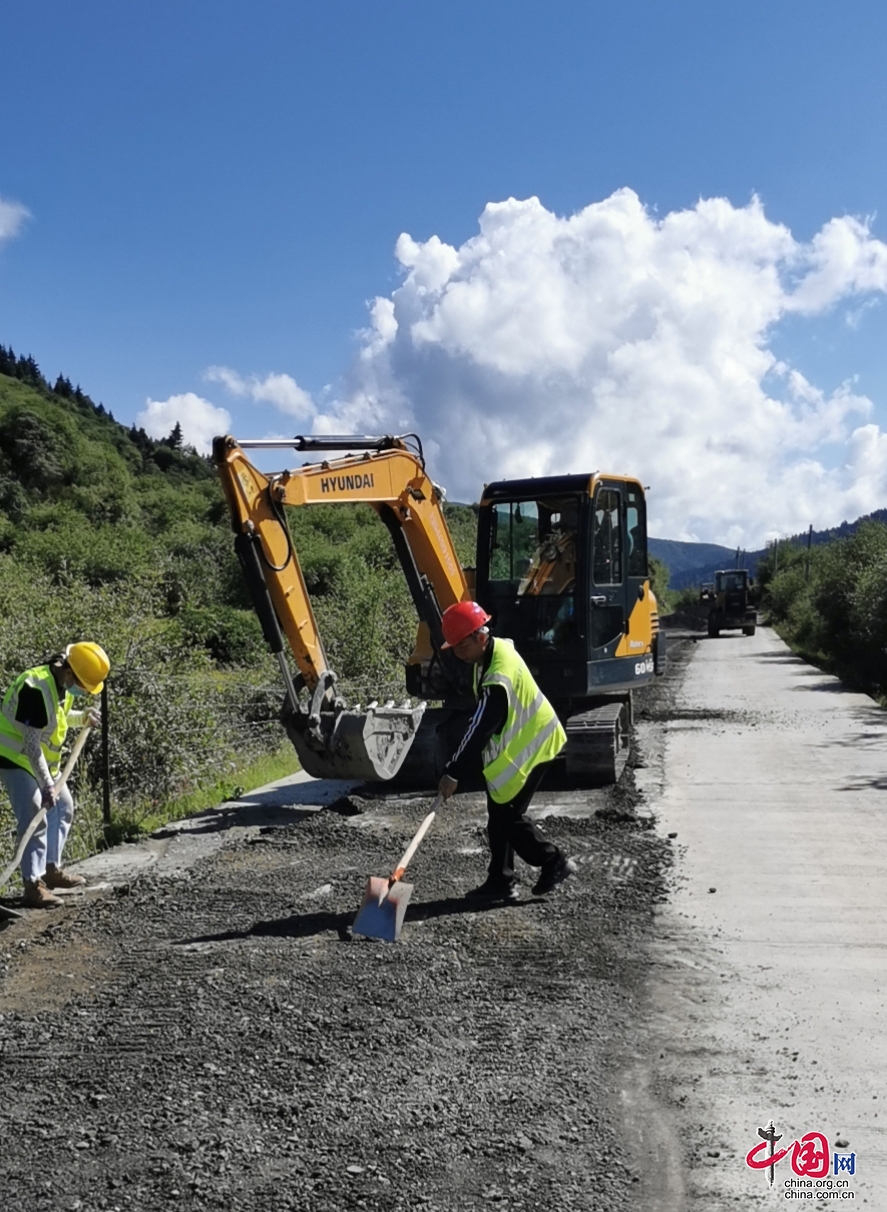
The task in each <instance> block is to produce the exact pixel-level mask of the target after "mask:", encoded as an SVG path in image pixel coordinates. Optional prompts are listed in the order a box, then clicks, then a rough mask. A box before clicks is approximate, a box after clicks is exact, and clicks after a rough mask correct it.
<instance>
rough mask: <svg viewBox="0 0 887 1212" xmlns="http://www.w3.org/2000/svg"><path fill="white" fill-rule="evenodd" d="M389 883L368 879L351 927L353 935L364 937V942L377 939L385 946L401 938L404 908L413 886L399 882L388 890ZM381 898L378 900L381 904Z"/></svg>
mask: <svg viewBox="0 0 887 1212" xmlns="http://www.w3.org/2000/svg"><path fill="white" fill-rule="evenodd" d="M387 888H388V881H387V880H385V879H378V878H377V877H374V876H371V877H370V878H369V879H368V880H367V886H366V891H365V892H364V894H363V904H362V905H361V907H360V909H359V910H358V912H357V917H356V918H355V919H354V925H353V926H352V927H351V933H352V934H363V935H365V936H366V937H367V938H380V939H383V940H384V941H385V942H386V943H396V942H397V940H398V939H399V938H400V928H401V926H402V925H403V919H404V914H405V913H406V911H407V904H408V903H409V899H410V897H411V896H412V893H413V885H412V884H405V883H403V881H402V880H398V881H397V883H396V884H393V885H392V886H391V888H390V890H388V891H386V889H387ZM380 895H381V900H380Z"/></svg>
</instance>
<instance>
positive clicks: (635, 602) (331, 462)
mask: <svg viewBox="0 0 887 1212" xmlns="http://www.w3.org/2000/svg"><path fill="white" fill-rule="evenodd" d="M274 448H286V449H290V450H295V451H298V452H302V453H304V452H313V453H315V454H318V455H321V456H322V455H324V454H325V453H326V452H332V451H346V452H347V453H346V454H344V455H340V457H338V458H333V459H328V458H323V457H321V458H320V459H319V460H318V461H316V462H308V463H305V464H303V465H302V466H301V467H299V468H297V469H295V470H285V471H280V472H275V473H272V474H265V473H264V472H261V471H259V470H258V469H257V468H256V467H255V466H254V465H253V464H252V463H251V462H250V461H249V459H248V458H247V455H246V454H245V451H246V450H248V449H261V450H268V449H274ZM213 458H214V460H215V463H216V466H217V468H218V471H219V475H220V478H221V482H222V487H223V489H224V492H225V497H226V499H227V502H228V506H229V509H230V513H231V520H232V525H233V528H234V532H235V540H234V542H235V549H236V551H237V555H238V557H239V559H240V563H241V565H242V567H243V570H244V575H245V577H246V580H247V583H248V585H249V588H250V591H251V594H252V598H253V602H254V605H255V608H256V611H257V614H258V616H259V620H260V622H261V625H262V629H263V633H264V635H265V639H266V641H267V642H268V644H269V646H270V648H271V650H272V651H273V652H274V653H276V655H277V658H278V662H279V664H280V669H281V674H282V677H283V681H284V685H285V688H286V698H285V703H284V711H283V723H284V726H285V728H286V731H287V734H288V735H289V737H290V739H291V740H292V742H293V744H294V746H295V748H296V751H297V753H298V755H299V759H300V761H301V762H302V765H303V767H304V768H305V770H307V771H308V773H309V774H312V775H315V776H319V777H334V778H360V779H366V780H379V779H381V780H388V779H392V778H395V777H399V778H400V779H401V780H404V781H409V782H412V783H417V784H421V785H425V786H429V785H431V784H433V783H434V782H435V781H436V779H437V778H438V777H439V775H440V773H441V771H442V769H443V765H444V763H445V762H446V760H447V758H448V757H449V756H450V754H451V752H452V749H453V748H454V747H455V745H456V743H458V740H459V737H460V735H461V733H462V731H463V730H464V727H465V724H466V721H467V717H468V712H469V711H470V709H471V701H472V700H471V691H470V671H469V670H468V668H467V667H466V666H465V665H464V664H462V663H461V662H459V661H458V660H457V658H456V657H455V656H454V655H453V654H452V652H451V651H450V650H449V649H444V648H443V634H442V632H441V626H440V620H441V615H442V614H443V612H444V610H446V608H447V607H448V606H450V605H452V604H453V603H454V602H459V601H464V600H467V599H470V598H475V599H476V600H477V601H479V602H480V603H481V605H482V606H484V608H485V609H486V610H487V611H488V612H489V613H490V614H491V615H492V620H493V623H492V625H493V628H494V630H495V631H496V632H497V633H498V634H501V635H504V636H507V637H508V638H509V639H511V640H513V641H514V643H515V645H516V646H517V649H518V651H519V652H520V653H521V654H522V656H523V657H524V659H525V660H526V661H527V663H528V664H529V666H530V668H531V669H532V671H533V674H534V676H535V677H536V679H537V681H538V682H539V685H540V687H541V688H542V690H543V691H544V693H545V694H546V695H547V697H548V698H549V699H550V701H551V702H552V703H553V704H554V706H555V708H556V710H557V711H558V713H559V714H560V716H561V718H562V720H563V722H564V724H565V727H566V729H567V737H568V744H567V747H566V759H565V764H566V772H567V775H568V776H569V777H570V778H572V779H576V780H579V781H587V782H612V781H614V780H615V779H616V778H618V776H619V773H620V772H621V769H622V766H623V765H624V762H625V759H626V757H627V755H628V734H629V726H630V720H631V691H632V690H633V689H634V688H635V687H637V686H640V685H643V684H644V683H646V682H648V681H649V680H650V679H651V678H652V677H653V676H654V675H655V673H657V672H661V671H662V668H663V661H664V644H663V637H662V634H661V632H660V631H659V624H658V615H657V606H656V599H655V596H654V595H653V592H652V590H651V588H650V582H649V574H648V567H647V539H646V512H645V501H644V492H643V488H642V487H641V485H640V483H639V482H638V481H637V480H634V479H631V478H629V477H624V476H607V475H602V474H600V473H594V474H588V475H572V476H547V477H544V478H539V479H528V480H513V481H499V482H497V483H493V484H488V485H487V486H486V488H485V489H484V494H483V497H482V499H481V503H480V509H479V517H478V542H477V570H476V574H475V572H474V570H466V569H463V568H462V566H461V564H460V562H459V559H458V557H457V555H456V551H455V548H454V546H453V542H452V538H451V536H450V533H449V529H448V528H447V524H446V520H445V518H444V515H443V510H442V508H441V506H442V503H443V499H444V493H443V490H442V489H441V488H440V487H439V486H438V485H436V484H435V483H434V482H433V481H432V480H431V479H430V477H429V476H428V474H427V471H426V467H425V460H424V456H423V452H422V446H421V442H420V441H419V439H418V437H417V436H416V435H413V434H406V435H401V436H384V437H367V436H361V435H344V436H299V437H296V438H294V439H292V440H291V441H288V442H280V441H265V440H244V441H238V440H237V439H235V438H232V437H230V436H225V437H218V438H216V439H215V441H214V443H213ZM334 502H348V503H354V502H363V503H364V504H366V505H367V506H368V507H369V508H371V509H373V510H374V511H375V512H376V513H377V514H378V516H379V518H380V519H381V521H382V522H383V523H384V525H385V526H386V527H387V529H388V531H389V533H390V535H391V538H392V541H393V543H394V547H395V551H396V553H397V556H398V559H399V561H400V565H401V568H402V570H403V573H404V576H405V578H406V581H407V584H408V586H409V589H410V593H411V596H412V599H413V602H414V605H415V607H416V613H417V616H418V631H417V636H416V643H415V646H414V649H413V652H412V655H411V656H410V658H409V660H408V663H407V667H406V680H405V685H406V690H407V692H408V693H409V695H410V696H412V698H415V699H417V700H418V702H416V703H413V702H412V701H407V702H405V703H404V704H402V705H401V706H396V705H395V704H394V703H387V704H386V705H385V706H383V707H379V706H378V705H371V707H369V708H367V709H365V710H363V711H360V710H355V709H351V708H349V707H348V705H347V704H346V703H345V701H344V700H343V698H342V696H341V694H340V692H339V689H338V684H337V678H336V674H335V673H334V672H333V671H332V670H331V669H330V668H329V666H328V664H327V660H326V656H325V653H324V649H323V643H322V640H321V637H320V634H319V632H318V628H317V623H316V620H315V617H314V612H313V610H312V608H311V602H310V599H309V596H308V592H307V589H306V587H305V581H304V578H303V576H302V571H301V568H300V566H299V560H298V554H297V552H296V551H295V549H294V547H293V543H292V539H291V536H290V532H289V528H288V526H287V523H286V515H285V510H286V508H287V507H301V506H310V505H312V504H320V503H324V504H330V503H334ZM284 637H285V641H284ZM286 647H288V648H289V651H290V652H291V653H292V656H293V658H294V659H295V663H296V666H297V669H298V673H297V674H296V675H295V676H293V675H292V673H291V671H290V666H289V662H288V659H287V654H286V651H285V649H286ZM429 700H435V701H436V702H437V703H439V704H440V705H439V706H435V707H428V706H427V705H426V704H427V702H428V701H429Z"/></svg>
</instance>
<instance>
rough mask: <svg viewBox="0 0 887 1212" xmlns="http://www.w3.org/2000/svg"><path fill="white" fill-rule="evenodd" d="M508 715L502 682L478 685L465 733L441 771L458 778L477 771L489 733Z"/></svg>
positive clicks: (485, 663)
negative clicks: (472, 712) (479, 689)
mask: <svg viewBox="0 0 887 1212" xmlns="http://www.w3.org/2000/svg"><path fill="white" fill-rule="evenodd" d="M495 643H496V641H495V639H493V637H492V636H491V637H490V642H489V644H487V649H486V652H485V653H484V655H483V660H482V661H481V663H480V669H479V670H478V682H480V681H482V680H483V676H484V674H485V673H486V671H487V670H488V669H489V667H490V661H492V659H493V645H494V644H495ZM507 718H508V695H507V694H506V693H505V687H504V686H482V687H481V691H480V695H479V696H478V700H477V707H476V708H475V712H474V715H473V716H472V717H471V719H470V721H469V723H468V727H467V728H466V729H465V735H464V736H463V737H462V740H461V741H460V742H459V745H458V747H457V749H456V752H455V753H454V754H453V756H452V757H451V758H450V760H449V761H448V762H447V764H446V766H445V767H444V773H446V774H448V775H449V776H450V778H451V779H456V781H457V782H461V781H462V780H463V779H466V778H468V777H469V775H471V774H475V773H477V772H478V771H479V770H480V769H481V767H482V764H483V758H482V754H483V751H484V747H485V745H486V743H487V741H488V740H489V739H490V737H491V736H492V735H493V734H494V733H496V732H500V731H501V730H502V728H503V726H504V724H505V721H506V719H507Z"/></svg>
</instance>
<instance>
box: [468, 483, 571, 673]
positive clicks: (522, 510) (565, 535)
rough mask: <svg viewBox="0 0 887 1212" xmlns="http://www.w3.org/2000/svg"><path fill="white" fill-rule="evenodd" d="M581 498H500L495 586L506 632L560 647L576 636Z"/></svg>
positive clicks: (494, 533) (494, 532)
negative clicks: (504, 499) (503, 499)
mask: <svg viewBox="0 0 887 1212" xmlns="http://www.w3.org/2000/svg"><path fill="white" fill-rule="evenodd" d="M579 512H580V502H579V498H578V497H575V496H570V497H547V498H544V499H542V498H540V499H539V500H535V501H533V500H529V501H528V500H522V501H497V502H496V504H495V505H494V507H493V514H492V518H491V522H492V527H491V534H490V556H489V560H490V562H489V591H490V593H491V596H492V598H493V599H494V600H495V601H496V602H497V610H498V615H499V620H500V623H501V624H502V625H503V626H504V627H505V628H506V632H505V634H508V635H509V636H512V637H515V636H517V637H518V638H523V639H524V641H525V642H533V643H538V644H541V645H543V646H544V647H546V648H549V649H552V648H553V649H554V650H558V651H559V650H562V649H563V650H565V651H566V650H567V648H568V646H569V645H570V644H571V643H572V642H573V640H574V638H575V636H576V596H575V595H576V578H577V561H578V554H579V553H578V534H579Z"/></svg>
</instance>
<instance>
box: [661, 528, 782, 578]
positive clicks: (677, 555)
mask: <svg viewBox="0 0 887 1212" xmlns="http://www.w3.org/2000/svg"><path fill="white" fill-rule="evenodd" d="M648 544H649V548H650V554H651V555H653V556H655V557H656V559H657V560H661V561H662V563H663V564H665V566H666V567H667V568H668V572H669V578H668V587H669V589H686V588H687V586H688V585H701V584H703V583H704V582H705V581H711V580H712V579H713V578H714V574H715V573H716V572H717V571H718V570H719V569H721V568H736V567H740V568H747V569H748V570H749V572H751V574H752V576H754V574H755V572H756V570H757V566H758V558H759V557H760V556H761V555H763V552H762V551H748V552H742V551H740V552H737V550H736V548H735V547H721V546H720V545H719V544H718V543H679V542H678V541H677V540H675V539H652V538H651V539H649V540H648ZM737 556H738V557H739V559H738V564H737Z"/></svg>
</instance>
